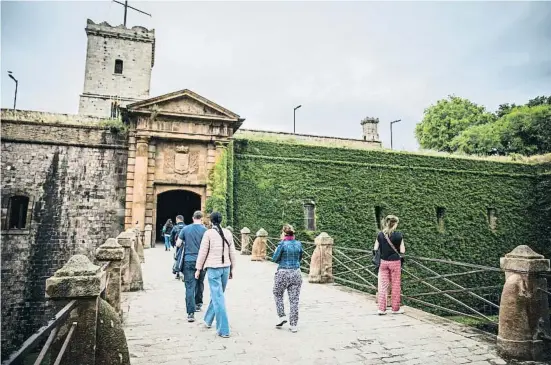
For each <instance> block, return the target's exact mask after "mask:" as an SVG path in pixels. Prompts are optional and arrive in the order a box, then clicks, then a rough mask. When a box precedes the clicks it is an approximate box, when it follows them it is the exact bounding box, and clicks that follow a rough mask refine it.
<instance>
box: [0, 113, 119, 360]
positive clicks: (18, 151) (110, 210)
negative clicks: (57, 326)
mask: <svg viewBox="0 0 551 365" xmlns="http://www.w3.org/2000/svg"><path fill="white" fill-rule="evenodd" d="M98 123H99V120H98V119H93V118H86V117H82V116H70V115H60V114H50V113H38V112H22V111H18V112H13V111H5V110H2V139H1V147H2V154H1V155H2V156H1V168H2V178H1V180H2V193H1V194H2V202H1V206H2V217H1V218H2V231H1V235H2V237H1V238H2V254H1V264H2V273H1V278H2V287H1V296H2V308H1V311H2V356H3V357H4V356H6V355H7V354H8V353H10V352H11V351H13V350H14V349H16V348H17V346H19V345H21V343H22V342H23V341H24V340H25V339H26V338H27V337H28V336H30V335H31V334H32V333H33V332H34V331H36V330H37V329H38V328H39V327H40V326H41V325H43V324H44V321H45V319H48V315H47V312H48V308H47V306H46V301H45V298H44V287H45V280H46V278H47V277H49V276H51V275H53V274H54V272H55V271H56V270H57V269H59V268H60V267H61V266H62V265H63V264H64V263H65V262H66V261H67V260H68V259H69V257H70V256H71V255H73V254H77V253H83V254H87V255H89V256H91V254H92V252H93V251H94V250H95V248H96V247H97V246H99V245H100V244H102V243H103V242H104V241H105V240H106V239H107V238H108V237H114V236H116V234H117V233H119V232H120V231H121V230H122V229H123V221H124V197H125V183H126V162H127V156H128V152H127V142H126V137H125V136H121V135H118V134H117V133H112V132H110V131H109V130H106V129H105V128H101V127H99V126H98ZM14 195H23V196H26V197H28V198H29V204H28V213H27V219H26V226H25V228H22V229H10V226H11V224H10V214H9V213H10V208H11V207H10V206H9V205H10V197H12V196H14Z"/></svg>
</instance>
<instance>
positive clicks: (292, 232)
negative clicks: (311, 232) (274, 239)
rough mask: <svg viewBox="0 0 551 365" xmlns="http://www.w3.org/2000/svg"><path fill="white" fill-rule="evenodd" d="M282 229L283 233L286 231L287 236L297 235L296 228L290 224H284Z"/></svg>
mask: <svg viewBox="0 0 551 365" xmlns="http://www.w3.org/2000/svg"><path fill="white" fill-rule="evenodd" d="M282 231H283V233H285V235H286V236H294V235H295V229H294V228H293V226H292V225H290V224H286V225H284V226H283V229H282Z"/></svg>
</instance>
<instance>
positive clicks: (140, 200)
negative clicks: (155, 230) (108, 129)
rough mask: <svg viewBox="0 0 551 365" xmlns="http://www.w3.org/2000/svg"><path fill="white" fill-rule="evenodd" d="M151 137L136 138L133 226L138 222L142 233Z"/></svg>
mask: <svg viewBox="0 0 551 365" xmlns="http://www.w3.org/2000/svg"><path fill="white" fill-rule="evenodd" d="M148 148H149V137H146V136H138V137H137V138H136V162H135V165H134V189H133V199H132V200H133V201H132V224H133V225H135V224H136V222H138V226H137V227H138V228H139V229H140V231H143V230H144V224H145V204H146V197H147V158H148Z"/></svg>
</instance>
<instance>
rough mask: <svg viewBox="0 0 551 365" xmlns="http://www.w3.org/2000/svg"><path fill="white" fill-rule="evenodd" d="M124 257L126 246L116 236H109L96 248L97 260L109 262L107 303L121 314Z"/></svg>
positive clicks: (101, 263)
mask: <svg viewBox="0 0 551 365" xmlns="http://www.w3.org/2000/svg"><path fill="white" fill-rule="evenodd" d="M123 259H124V248H123V247H122V246H121V245H119V244H118V243H117V240H116V239H114V238H109V239H107V241H105V243H104V244H103V245H101V246H99V247H98V248H97V249H96V260H97V261H98V263H99V264H100V265H103V264H105V263H106V262H109V266H107V288H106V289H105V291H106V293H105V297H106V300H107V303H109V304H111V306H112V307H113V309H115V311H116V312H117V313H118V314H119V315H120V314H121V265H122V261H123Z"/></svg>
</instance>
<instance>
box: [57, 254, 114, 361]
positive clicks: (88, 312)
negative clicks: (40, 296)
mask: <svg viewBox="0 0 551 365" xmlns="http://www.w3.org/2000/svg"><path fill="white" fill-rule="evenodd" d="M105 280H106V275H105V272H102V271H100V267H99V266H96V265H93V264H92V263H91V262H90V260H89V259H88V257H86V256H84V255H75V256H73V257H71V258H70V259H69V261H67V263H66V264H65V266H63V267H62V268H61V269H59V270H57V271H56V272H55V274H54V276H52V277H50V278H48V279H46V298H49V299H51V300H53V301H60V302H62V303H66V302H67V301H69V300H73V299H76V300H78V302H77V306H76V308H75V310H73V312H72V313H71V315H70V316H69V318H68V319H67V322H66V324H65V325H64V327H66V329H67V330H68V329H69V328H70V326H71V325H72V323H73V322H77V325H76V327H75V330H74V333H73V337H72V338H71V343H70V345H69V347H68V348H67V352H66V353H65V355H64V356H63V361H62V364H79V365H95V364H96V329H97V323H98V305H99V295H100V293H101V288H102V286H103V285H105ZM64 332H65V331H63V329H61V330H60V333H64ZM58 342H59V341H58ZM55 347H57V345H56V346H55Z"/></svg>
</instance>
